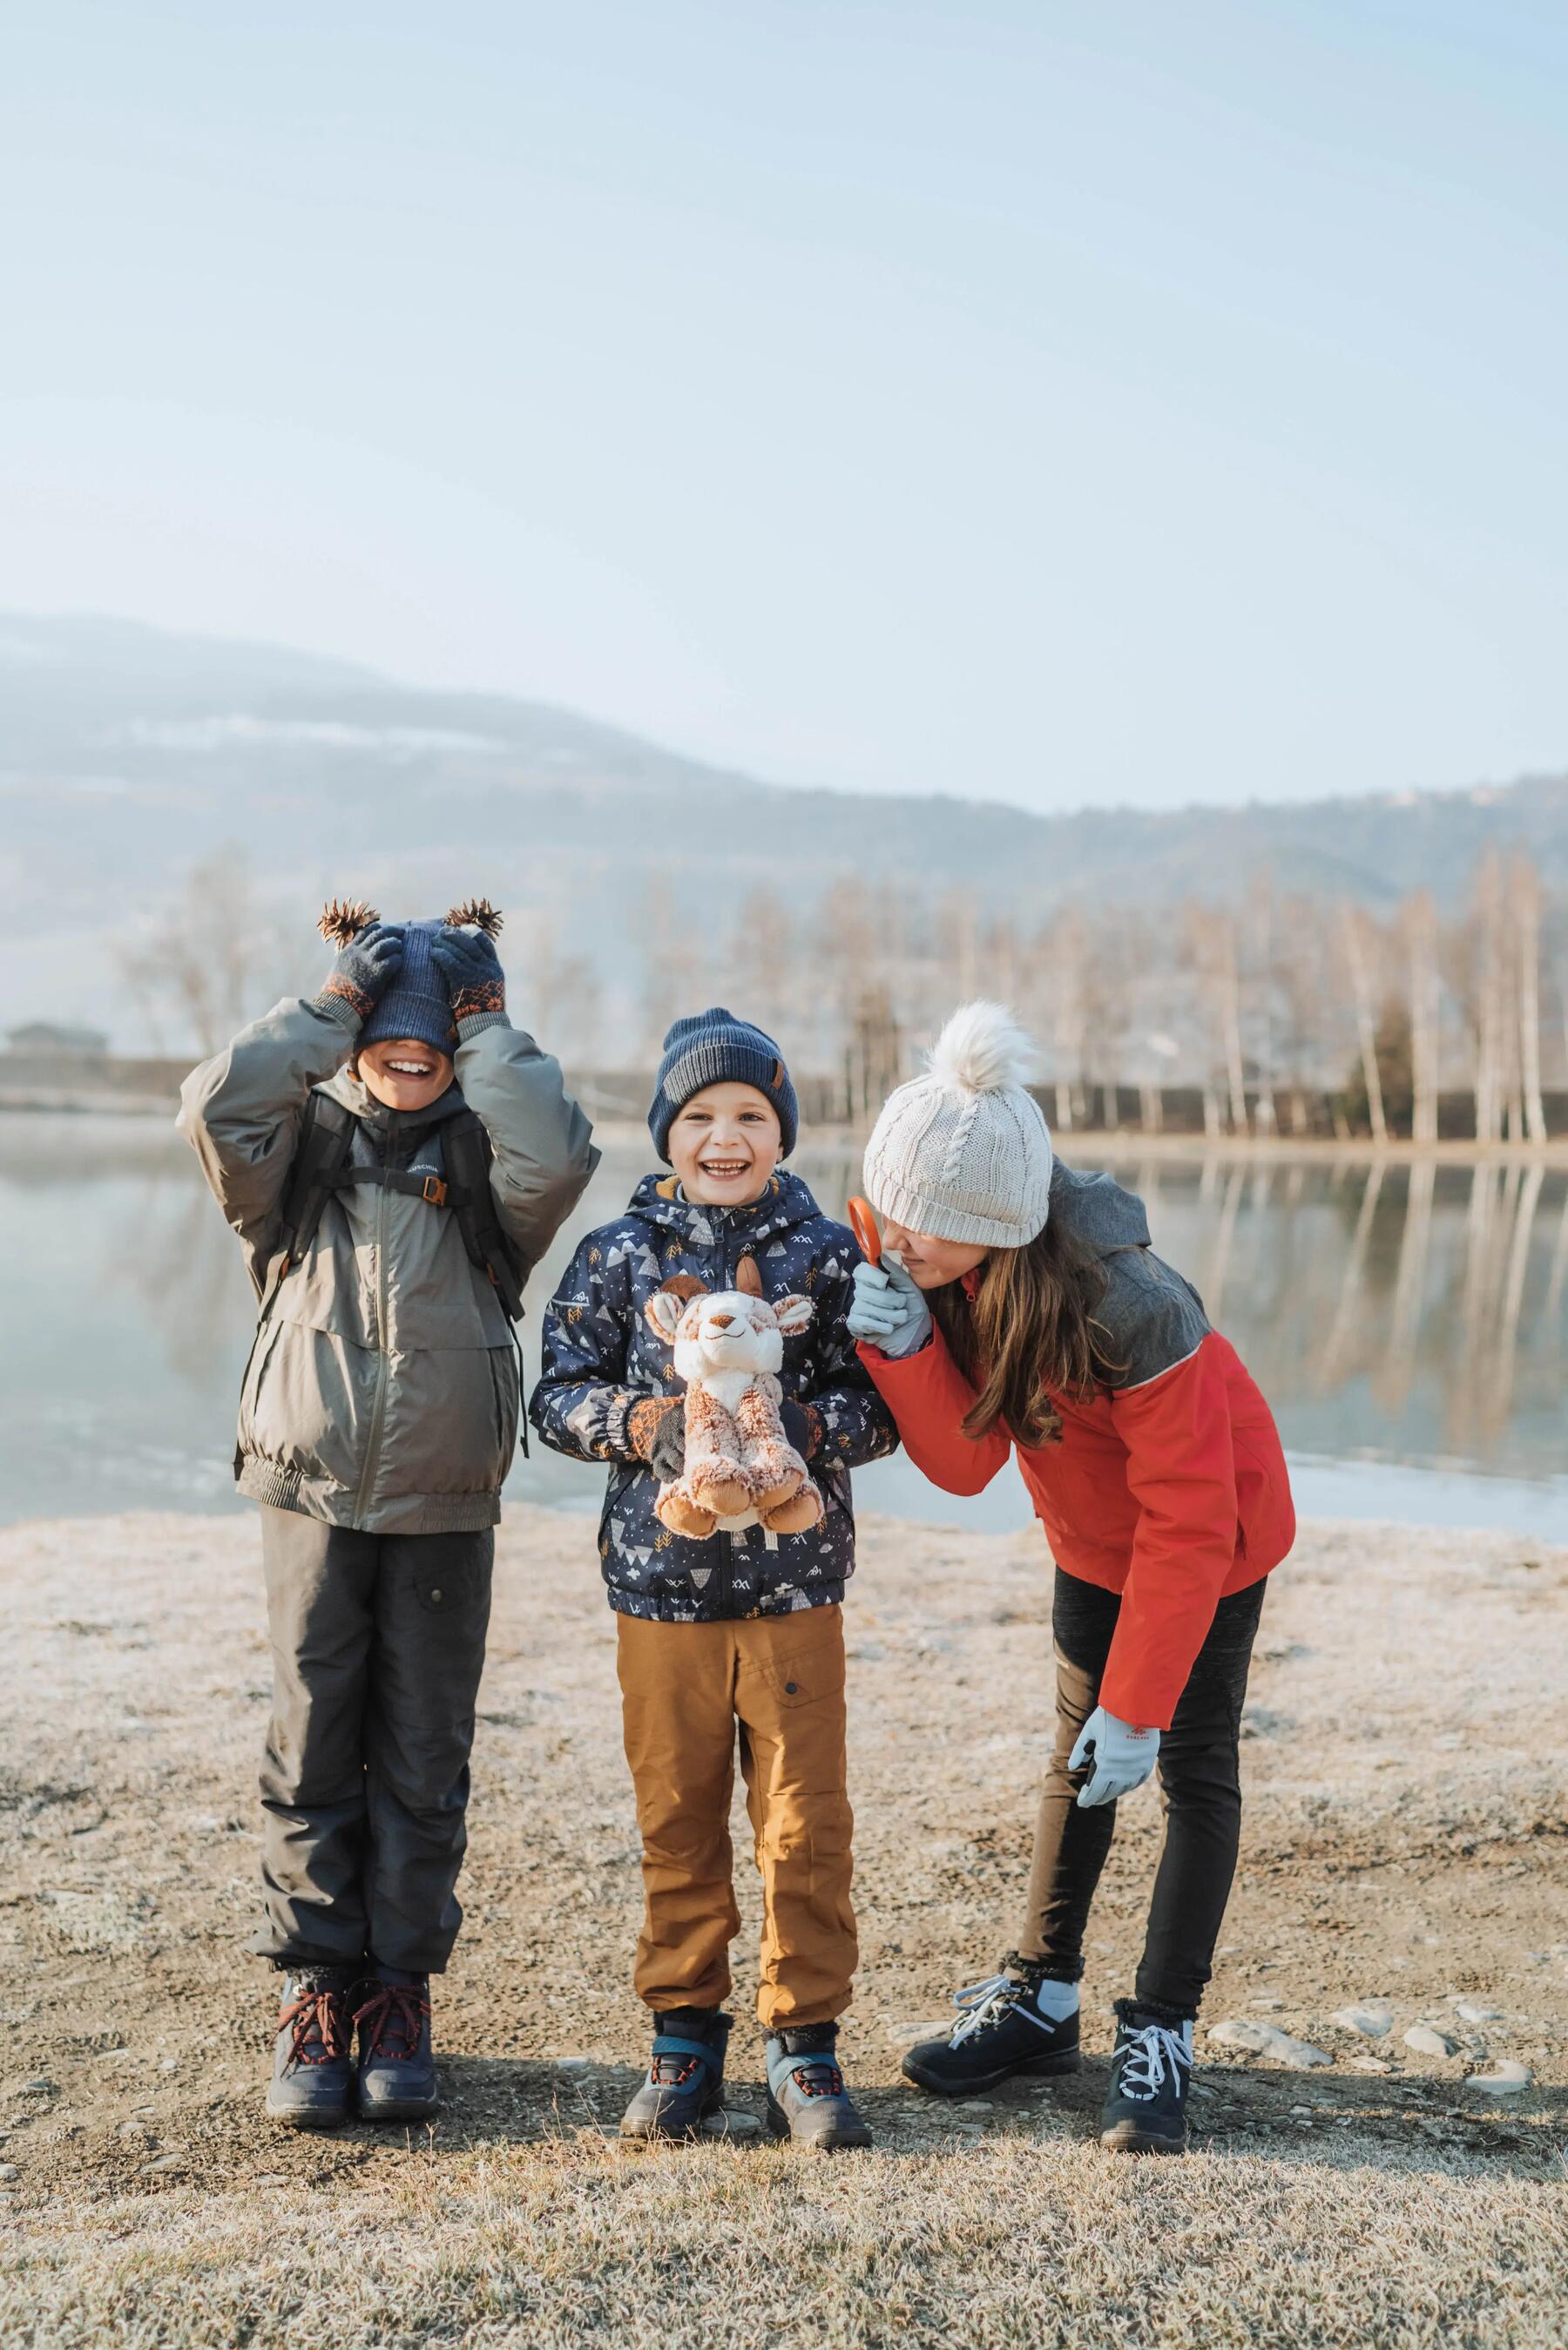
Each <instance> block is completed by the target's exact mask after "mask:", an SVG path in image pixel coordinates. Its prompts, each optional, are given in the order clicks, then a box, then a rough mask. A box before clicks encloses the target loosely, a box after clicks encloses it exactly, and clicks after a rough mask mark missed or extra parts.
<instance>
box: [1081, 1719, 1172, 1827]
mask: <svg viewBox="0 0 1568 2350" xmlns="http://www.w3.org/2000/svg"><path fill="white" fill-rule="evenodd" d="M1158 1760H1159V1732H1158V1730H1135V1729H1134V1727H1133V1725H1132V1723H1131V1722H1130V1721H1121V1720H1120V1719H1119V1718H1118V1716H1117V1715H1116V1714H1114V1713H1107V1712H1106V1709H1105V1707H1104V1706H1103V1705H1097V1706H1096V1708H1095V1710H1094V1711H1093V1713H1092V1714H1090V1716H1089V1718H1088V1720H1087V1721H1085V1724H1084V1727H1083V1728H1082V1730H1080V1731H1079V1732H1078V1736H1077V1742H1076V1743H1075V1746H1074V1748H1073V1752H1071V1754H1069V1755H1068V1757H1067V1768H1068V1770H1069V1771H1081V1770H1082V1769H1083V1768H1084V1765H1085V1763H1087V1764H1088V1765H1089V1775H1088V1777H1087V1779H1086V1780H1085V1782H1084V1784H1083V1785H1082V1786H1081V1787H1080V1788H1079V1790H1078V1807H1079V1809H1080V1810H1081V1811H1087V1810H1092V1809H1093V1807H1094V1806H1095V1805H1096V1804H1114V1803H1115V1802H1116V1797H1117V1796H1118V1795H1130V1794H1132V1791H1133V1789H1134V1788H1135V1787H1141V1786H1142V1785H1143V1783H1144V1781H1145V1780H1146V1779H1147V1777H1148V1775H1149V1773H1150V1772H1151V1771H1152V1770H1153V1769H1154V1766H1155V1764H1156V1763H1158Z"/></svg>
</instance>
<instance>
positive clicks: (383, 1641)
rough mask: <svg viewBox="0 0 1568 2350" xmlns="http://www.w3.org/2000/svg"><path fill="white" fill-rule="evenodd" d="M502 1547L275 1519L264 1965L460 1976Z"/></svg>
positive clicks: (267, 1528) (270, 1571) (270, 1519)
mask: <svg viewBox="0 0 1568 2350" xmlns="http://www.w3.org/2000/svg"><path fill="white" fill-rule="evenodd" d="M494 1551H495V1536H494V1534H493V1532H492V1531H490V1530H489V1529H486V1530H485V1531H484V1532H483V1533H480V1534H352V1533H349V1532H348V1531H346V1530H345V1529H344V1528H343V1527H340V1526H328V1525H323V1524H322V1523H320V1521H319V1520H318V1519H316V1518H307V1517H304V1516H302V1515H301V1514H300V1513H298V1512H297V1511H294V1510H273V1509H265V1508H264V1509H263V1511H262V1557H263V1563H264V1565H265V1573H266V1599H267V1627H268V1630H269V1632H270V1634H271V1637H272V1653H273V1711H272V1722H271V1725H270V1727H269V1729H268V1731H267V1742H266V1753H265V1759H264V1761H263V1764H262V1774H261V1798H262V1810H263V1814H264V1824H263V1835H262V1887H263V1895H264V1899H265V1911H266V1915H265V1920H264V1922H263V1923H262V1924H261V1925H260V1926H258V1927H257V1929H256V1931H255V1933H254V1935H253V1936H252V1938H251V1941H250V1945H249V1947H250V1948H251V1949H252V1950H255V1951H257V1952H259V1954H260V1955H261V1956H262V1957H263V1958H269V1959H275V1960H280V1961H283V1962H284V1963H286V1964H293V1965H304V1966H345V1965H357V1964H358V1962H359V1961H360V1960H363V1959H366V1958H373V1959H379V1960H380V1961H381V1963H382V1964H383V1965H384V1966H391V1967H402V1968H407V1969H409V1970H411V1971H415V1972H426V1971H431V1972H433V1971H439V1970H441V1968H443V1967H444V1966H445V1964H446V1962H447V1959H448V1957H449V1956H450V1955H451V1951H452V1944H453V1942H454V1941H455V1940H456V1939H457V1929H458V1928H459V1926H460V1925H461V1924H462V1909H461V1908H459V1906H458V1901H457V1894H456V1887H457V1877H458V1871H459V1869H460V1868H461V1867H462V1856H463V1851H464V1848H465V1846H466V1845H467V1842H468V1835H467V1829H466V1827H465V1825H464V1814H465V1813H466V1811H467V1807H468V1758H469V1753H470V1750H471V1749H472V1744H473V1707H474V1700H475V1698H476V1697H477V1695H478V1691H479V1676H480V1672H481V1669H482V1668H483V1663H484V1637H485V1633H486V1631H487V1629H488V1627H489V1623H490V1579H491V1566H492V1562H493V1556H494Z"/></svg>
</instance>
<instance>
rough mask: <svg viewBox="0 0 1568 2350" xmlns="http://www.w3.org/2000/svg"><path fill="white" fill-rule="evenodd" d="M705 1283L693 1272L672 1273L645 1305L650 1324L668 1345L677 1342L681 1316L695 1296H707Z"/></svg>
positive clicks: (644, 1308) (644, 1309)
mask: <svg viewBox="0 0 1568 2350" xmlns="http://www.w3.org/2000/svg"><path fill="white" fill-rule="evenodd" d="M707 1295H708V1290H707V1285H706V1284H705V1283H703V1282H701V1281H699V1280H698V1278H697V1276H696V1274H692V1273H675V1274H670V1279H669V1280H668V1281H667V1282H666V1283H665V1284H664V1285H663V1287H662V1288H661V1289H656V1290H655V1291H654V1293H653V1295H652V1296H651V1297H650V1298H649V1301H648V1304H647V1305H645V1306H644V1307H643V1309H642V1310H643V1312H644V1313H645V1314H646V1315H647V1316H648V1319H649V1325H650V1326H651V1327H652V1328H653V1329H655V1330H657V1331H658V1333H659V1336H660V1337H661V1338H662V1339H663V1341H664V1343H665V1345H666V1346H667V1347H669V1346H673V1345H674V1343H675V1333H676V1332H677V1330H679V1329H680V1317H681V1315H683V1314H684V1313H685V1311H686V1308H687V1307H688V1306H689V1305H691V1300H692V1299H693V1298H694V1297H706V1296H707Z"/></svg>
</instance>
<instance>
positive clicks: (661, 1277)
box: [528, 1173, 898, 1624]
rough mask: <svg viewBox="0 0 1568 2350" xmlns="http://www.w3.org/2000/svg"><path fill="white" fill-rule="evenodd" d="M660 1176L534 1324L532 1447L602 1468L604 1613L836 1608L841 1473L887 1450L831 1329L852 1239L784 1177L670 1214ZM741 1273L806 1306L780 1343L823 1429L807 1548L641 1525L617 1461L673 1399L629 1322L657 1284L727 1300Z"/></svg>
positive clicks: (706, 1615) (636, 1471) (881, 1420)
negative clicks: (730, 1198)
mask: <svg viewBox="0 0 1568 2350" xmlns="http://www.w3.org/2000/svg"><path fill="white" fill-rule="evenodd" d="M676 1190H677V1184H676V1179H675V1178H674V1176H672V1175H666V1176H654V1175H648V1176H645V1177H644V1178H643V1180H642V1181H641V1182H640V1183H639V1185H638V1187H637V1190H636V1191H634V1192H633V1193H632V1196H631V1201H630V1203H629V1205H628V1209H627V1211H626V1213H625V1215H623V1216H619V1217H618V1218H617V1220H616V1222H614V1223H611V1224H601V1225H600V1227H599V1229H598V1231H597V1232H590V1233H589V1234H588V1237H587V1240H586V1241H585V1242H584V1243H583V1244H582V1246H581V1247H580V1248H579V1249H578V1251H577V1253H576V1256H575V1257H574V1258H573V1259H572V1262H571V1263H570V1265H569V1266H568V1267H567V1270H566V1274H565V1276H564V1277H563V1279H562V1282H561V1285H560V1288H559V1289H558V1291H557V1292H556V1295H555V1297H554V1298H553V1299H552V1300H551V1302H550V1306H549V1310H548V1312H547V1314H546V1315H545V1336H544V1346H545V1359H544V1377H543V1378H541V1379H540V1381H539V1384H538V1386H537V1387H536V1388H535V1390H534V1399H533V1401H532V1403H531V1404H530V1405H529V1407H528V1416H529V1418H530V1419H532V1420H533V1423H534V1425H535V1428H536V1429H537V1430H538V1431H539V1433H540V1435H541V1436H542V1437H543V1438H544V1440H545V1443H546V1444H548V1445H551V1446H553V1447H554V1448H555V1450H556V1451H557V1452H567V1453H570V1454H572V1455H573V1456H574V1457H575V1458H576V1459H577V1460H579V1461H608V1462H609V1463H610V1474H609V1488H608V1491H607V1493H606V1495H605V1506H604V1513H603V1516H602V1517H601V1519H600V1521H599V1557H600V1559H601V1561H602V1562H603V1566H604V1578H605V1582H606V1583H607V1586H608V1587H609V1603H610V1606H611V1607H614V1608H616V1609H617V1610H618V1612H619V1613H620V1614H621V1615H623V1616H646V1617H653V1618H654V1619H655V1620H656V1621H657V1622H659V1623H663V1624H702V1623H711V1622H714V1621H717V1620H720V1619H722V1618H726V1617H739V1616H779V1615H786V1614H788V1613H789V1612H790V1610H791V1609H793V1608H797V1607H826V1606H827V1605H828V1604H829V1602H831V1601H834V1600H838V1599H842V1598H843V1596H844V1586H845V1584H846V1581H847V1580H848V1578H849V1576H850V1575H853V1573H854V1572H855V1515H854V1510H853V1507H852V1504H851V1502H850V1497H849V1473H848V1472H849V1471H850V1470H851V1469H854V1468H857V1467H859V1465H860V1464H861V1463H862V1462H863V1461H878V1460H880V1459H881V1458H882V1456H883V1454H884V1453H888V1452H891V1451H894V1450H895V1449H896V1448H897V1445H898V1430H897V1429H896V1428H895V1427H894V1425H893V1419H892V1415H891V1413H890V1412H889V1411H888V1407H887V1405H886V1404H884V1403H883V1402H882V1400H881V1399H880V1398H879V1397H878V1395H877V1391H876V1389H875V1388H873V1387H872V1385H871V1382H870V1380H869V1378H867V1374H866V1372H865V1371H864V1370H863V1369H862V1368H861V1365H860V1361H859V1357H858V1356H857V1353H856V1350H855V1341H854V1340H853V1338H851V1337H850V1336H849V1335H848V1333H847V1331H846V1329H845V1326H844V1317H845V1315H846V1313H847V1312H848V1310H849V1301H850V1294H851V1293H850V1284H851V1279H852V1276H853V1274H854V1271H855V1267H856V1265H857V1263H859V1251H858V1250H857V1247H856V1245H855V1240H854V1236H853V1234H852V1233H850V1232H847V1231H846V1229H845V1227H844V1226H843V1225H842V1224H836V1223H834V1222H832V1220H831V1218H829V1217H827V1216H825V1215H824V1214H823V1213H822V1211H821V1210H820V1209H819V1208H818V1206H817V1204H816V1201H815V1200H814V1199H813V1198H812V1196H811V1193H810V1191H808V1190H807V1189H806V1186H805V1184H804V1183H803V1182H802V1181H801V1180H800V1178H799V1176H798V1175H790V1174H786V1173H780V1174H777V1175H774V1177H773V1179H772V1180H771V1181H770V1183H769V1185H768V1188H767V1190H766V1191H764V1192H763V1196H762V1198H761V1199H760V1200H757V1201H753V1203H752V1205H751V1206H750V1207H746V1208H711V1207H705V1206H702V1205H700V1204H696V1203H693V1202H690V1201H685V1200H681V1199H678V1198H677V1197H676V1196H675V1193H676ZM743 1256H750V1257H752V1258H753V1259H754V1260H755V1262H756V1266H757V1270H758V1272H759V1273H760V1274H761V1275H762V1284H763V1295H764V1296H767V1297H784V1296H787V1295H802V1296H805V1297H809V1298H810V1299H811V1301H812V1304H813V1305H815V1308H816V1311H815V1314H814V1315H812V1318H811V1320H810V1322H809V1323H808V1325H807V1326H806V1327H805V1330H803V1331H802V1332H801V1333H800V1335H799V1336H797V1337H789V1338H786V1339H785V1340H784V1367H783V1369H782V1370H781V1371H780V1373H779V1378H780V1382H781V1384H782V1385H783V1388H784V1395H785V1397H786V1399H794V1401H795V1402H797V1403H803V1404H804V1403H809V1404H811V1405H813V1406H814V1407H815V1411H816V1413H817V1415H818V1416H819V1418H820V1420H821V1423H822V1431H823V1432H822V1442H821V1445H820V1447H819V1448H818V1450H817V1451H815V1453H814V1455H813V1457H812V1460H811V1464H810V1466H811V1473H812V1475H813V1476H814V1477H815V1480H816V1482H817V1483H818V1485H819V1486H820V1487H821V1489H822V1493H823V1498H824V1499H825V1501H826V1504H827V1510H826V1516H825V1517H824V1518H823V1520H822V1522H821V1523H820V1524H819V1525H816V1526H815V1527H813V1528H812V1530H811V1531H810V1532H809V1533H808V1534H769V1533H768V1532H767V1531H766V1530H765V1528H763V1527H762V1526H749V1527H747V1528H746V1529H745V1530H744V1531H743V1532H742V1533H740V1534H710V1535H709V1537H708V1539H707V1540H706V1541H705V1542H695V1541H692V1540H691V1539H690V1538H688V1537H686V1536H684V1535H680V1534H671V1533H670V1530H669V1528H668V1527H666V1526H663V1525H661V1524H660V1523H659V1520H658V1518H657V1517H655V1515H654V1513H653V1504H654V1501H655V1498H656V1496H657V1494H658V1492H659V1486H658V1482H657V1480H656V1479H655V1477H654V1476H653V1473H652V1471H650V1470H649V1468H648V1466H647V1464H646V1463H645V1462H644V1461H640V1460H639V1458H638V1456H637V1454H636V1452H635V1451H633V1449H632V1444H631V1439H630V1437H629V1435H628V1432H627V1421H628V1415H629V1414H630V1411H631V1408H632V1406H633V1404H635V1403H637V1402H638V1401H639V1399H641V1398H642V1397H644V1396H649V1395H669V1394H674V1393H679V1391H680V1384H681V1383H680V1379H679V1378H677V1377H676V1374H675V1370H674V1367H673V1363H672V1360H671V1354H670V1347H668V1346H667V1345H666V1344H665V1342H664V1341H663V1340H662V1339H661V1338H660V1337H659V1336H658V1335H657V1333H656V1332H655V1331H654V1330H653V1329H651V1328H650V1327H649V1321H648V1316H647V1315H646V1314H645V1312H644V1310H643V1309H644V1307H645V1306H646V1305H647V1303H648V1301H649V1297H651V1296H652V1295H653V1293H654V1291H655V1290H656V1289H658V1288H659V1285H660V1284H661V1283H663V1282H666V1281H668V1280H669V1279H670V1275H671V1274H677V1273H690V1274H695V1275H696V1276H697V1278H698V1280H700V1281H701V1282H702V1283H703V1284H704V1285H705V1286H706V1287H707V1288H709V1289H732V1288H733V1287H734V1285H735V1275H736V1268H737V1267H738V1265H739V1263H740V1261H741V1259H742V1257H743Z"/></svg>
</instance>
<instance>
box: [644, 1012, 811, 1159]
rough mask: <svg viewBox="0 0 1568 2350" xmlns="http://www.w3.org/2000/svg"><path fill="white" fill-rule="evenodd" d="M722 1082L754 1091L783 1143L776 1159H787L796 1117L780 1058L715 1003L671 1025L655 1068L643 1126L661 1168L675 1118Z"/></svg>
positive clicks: (767, 1041)
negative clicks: (769, 1109) (773, 1115)
mask: <svg viewBox="0 0 1568 2350" xmlns="http://www.w3.org/2000/svg"><path fill="white" fill-rule="evenodd" d="M726 1078H727V1079H729V1080H730V1081H731V1082H732V1084H736V1085H742V1086H755V1087H756V1089H757V1091H758V1092H759V1093H760V1094H763V1095H764V1096H765V1097H766V1098H767V1099H768V1100H769V1101H770V1102H772V1104H773V1106H774V1109H775V1110H776V1111H777V1112H778V1120H779V1132H780V1134H781V1135H782V1137H783V1144H782V1147H781V1149H780V1152H779V1156H780V1157H781V1158H782V1159H787V1158H788V1157H789V1155H790V1152H791V1151H792V1150H793V1149H794V1137H795V1124H796V1119H797V1118H798V1115H799V1113H798V1110H797V1108H796V1106H795V1098H794V1087H793V1086H792V1085H791V1083H790V1081H789V1071H788V1070H787V1069H786V1068H785V1066H784V1055H783V1054H782V1053H781V1052H780V1051H779V1048H778V1046H777V1045H775V1044H774V1040H773V1038H772V1037H771V1036H768V1035H763V1031H762V1029H760V1028H753V1026H752V1024H751V1022H750V1021H749V1020H737V1019H736V1018H735V1015H734V1014H733V1013H732V1012H726V1011H725V1009H724V1007H723V1005H722V1003H715V1004H711V1005H710V1007H709V1009H708V1010H707V1011H706V1012H698V1013H694V1014H692V1016H691V1018H690V1019H689V1020H673V1021H671V1022H670V1028H669V1031H668V1033H667V1035H666V1036H665V1039H664V1058H663V1060H662V1061H660V1063H659V1083H658V1084H657V1086H656V1087H654V1091H653V1107H651V1108H650V1109H649V1113H648V1125H649V1132H650V1133H651V1135H652V1137H653V1147H654V1149H656V1150H657V1151H658V1153H659V1157H660V1159H663V1160H664V1161H665V1163H666V1165H668V1164H669V1160H670V1128H671V1127H672V1126H673V1125H674V1123H675V1119H676V1116H677V1114H678V1112H679V1111H680V1110H681V1109H682V1108H684V1107H685V1105H686V1104H687V1103H688V1102H689V1101H690V1100H691V1097H692V1095H693V1094H700V1093H701V1090H702V1088H703V1087H704V1086H717V1085H722V1084H723V1082H724V1081H725V1079H726Z"/></svg>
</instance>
